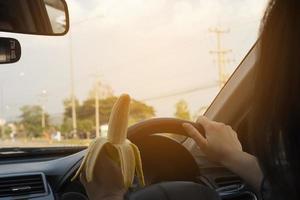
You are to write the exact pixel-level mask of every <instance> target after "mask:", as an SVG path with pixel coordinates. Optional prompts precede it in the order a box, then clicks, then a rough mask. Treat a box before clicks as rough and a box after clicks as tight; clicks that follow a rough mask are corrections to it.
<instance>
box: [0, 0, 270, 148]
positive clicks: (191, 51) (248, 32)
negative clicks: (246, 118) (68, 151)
mask: <svg viewBox="0 0 300 200" xmlns="http://www.w3.org/2000/svg"><path fill="white" fill-rule="evenodd" d="M67 3H68V6H69V11H70V21H71V24H70V31H69V33H68V34H67V35H65V36H61V37H49V36H35V35H22V34H12V33H3V32H2V33H0V36H4V37H14V38H17V39H19V41H20V43H21V45H22V58H21V60H20V61H19V62H18V63H15V64H9V65H2V66H0V127H1V130H0V135H1V144H0V145H1V147H14V146H17V147H41V146H43V147H48V146H67V145H75V146H77V145H86V144H88V143H89V141H90V140H91V139H92V138H95V136H96V135H97V134H98V131H96V130H99V134H100V135H105V134H106V132H107V123H108V119H109V114H110V110H111V108H112V105H113V103H114V102H115V100H116V98H117V97H118V96H119V95H120V94H122V93H128V94H130V95H131V97H132V98H133V99H134V100H133V101H132V104H131V111H130V124H134V123H136V122H139V121H141V120H145V119H149V118H153V117H176V118H182V119H188V120H195V118H196V117H197V116H198V115H200V114H202V113H204V112H205V110H206V109H207V107H208V106H209V105H210V103H211V102H212V100H213V99H214V97H215V96H216V95H217V93H218V92H219V90H220V89H221V88H222V86H223V85H224V83H225V82H226V80H227V79H228V78H229V76H230V75H231V74H232V73H233V71H234V70H235V68H236V67H237V66H238V64H239V63H240V62H241V60H242V59H243V58H244V56H245V55H246V54H247V52H248V51H249V49H250V48H251V47H252V45H253V44H254V43H255V41H256V39H257V36H258V30H259V24H260V19H261V17H262V14H263V11H264V7H265V5H266V0H263V1H262V0H210V1H206V0H176V1H175V0H151V1H146V0H128V1H124V0H72V1H71V0H69V1H67ZM49 12H51V10H50V11H49ZM50 14H51V13H50ZM51 16H55V15H51ZM57 20H58V21H59V20H62V19H59V18H57ZM96 102H98V103H96ZM97 105H99V117H96V115H95V110H97ZM96 120H98V121H99V123H100V126H99V129H97V126H96V123H95V122H96Z"/></svg>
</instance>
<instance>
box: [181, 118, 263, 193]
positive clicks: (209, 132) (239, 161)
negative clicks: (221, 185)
mask: <svg viewBox="0 0 300 200" xmlns="http://www.w3.org/2000/svg"><path fill="white" fill-rule="evenodd" d="M197 123H200V124H201V125H202V126H203V128H204V130H205V137H204V136H202V135H201V133H199V132H198V130H197V129H196V128H195V127H194V126H192V125H191V124H189V123H185V124H183V127H184V128H185V130H186V131H187V133H188V134H189V135H190V136H191V137H192V138H193V139H194V140H195V142H196V143H197V144H198V146H199V147H200V149H201V150H202V151H203V153H205V154H206V155H207V157H208V158H209V159H211V160H213V161H216V162H219V163H221V164H222V165H224V166H225V167H226V168H228V169H229V170H231V171H232V172H234V173H235V174H237V175H239V176H240V177H242V178H243V179H244V180H245V181H246V182H247V183H248V184H249V185H251V186H252V187H254V188H255V189H256V190H257V191H258V190H259V189H260V185H261V182H262V179H263V174H262V171H261V169H260V167H259V164H258V162H257V159H256V158H255V157H254V156H252V155H250V154H248V153H246V152H244V151H243V150H242V145H241V143H240V141H239V140H238V137H237V134H236V132H235V131H234V130H233V129H232V128H231V127H230V126H227V125H225V124H222V123H218V122H214V121H211V120H209V119H208V118H206V117H202V116H201V117H199V119H198V120H197Z"/></svg>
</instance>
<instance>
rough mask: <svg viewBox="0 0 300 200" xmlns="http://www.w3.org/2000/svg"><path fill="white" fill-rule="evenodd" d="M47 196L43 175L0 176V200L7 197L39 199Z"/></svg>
mask: <svg viewBox="0 0 300 200" xmlns="http://www.w3.org/2000/svg"><path fill="white" fill-rule="evenodd" d="M45 194H47V187H46V182H45V176H44V174H42V173H35V174H18V175H15V174H14V175H4V176H0V199H1V198H5V197H18V196H22V197H24V196H26V197H37V196H42V195H45Z"/></svg>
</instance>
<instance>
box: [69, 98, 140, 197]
mask: <svg viewBox="0 0 300 200" xmlns="http://www.w3.org/2000/svg"><path fill="white" fill-rule="evenodd" d="M129 104H130V97H129V96H128V95H122V96H121V97H120V98H119V99H118V100H117V102H116V103H115V105H114V106H113V109H112V112H111V115H110V119H109V125H108V133H107V138H106V137H100V138H97V139H95V140H94V141H93V142H92V143H91V144H90V145H89V147H88V150H87V153H86V155H85V157H84V159H83V161H82V163H81V166H80V167H79V169H78V171H77V173H76V174H75V176H74V177H73V179H72V180H74V179H75V178H76V177H78V176H79V175H80V174H81V177H83V178H81V179H82V180H83V182H84V184H85V185H86V186H88V185H89V184H91V183H92V182H96V183H97V182H98V183H99V184H101V180H102V179H103V178H104V177H105V176H107V175H108V174H110V175H111V176H116V175H117V173H116V171H118V169H120V176H121V177H120V178H121V179H122V185H123V187H124V189H128V188H129V187H130V186H131V185H132V183H133V179H134V176H135V174H136V175H137V177H138V179H139V182H140V184H141V185H145V182H144V176H143V170H142V164H141V158H140V152H139V150H138V148H137V146H135V145H134V144H133V143H131V142H130V141H129V140H128V139H127V127H128V114H129ZM103 162H105V163H103ZM105 165H107V166H108V165H110V168H111V171H108V170H109V169H108V168H107V166H105ZM115 166H117V167H115ZM99 168H100V169H99ZM101 169H102V171H104V170H106V171H108V173H106V174H104V173H101ZM98 170H99V171H98ZM113 170H115V171H113ZM110 175H108V177H109V176H110ZM99 179H100V181H99ZM102 182H103V181H102ZM102 184H103V185H104V184H105V183H102ZM111 185H114V184H111ZM95 189H96V190H97V189H98V190H99V189H100V187H95ZM95 192H97V191H95ZM88 193H89V192H88Z"/></svg>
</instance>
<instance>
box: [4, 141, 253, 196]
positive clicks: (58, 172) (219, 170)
mask: <svg viewBox="0 0 300 200" xmlns="http://www.w3.org/2000/svg"><path fill="white" fill-rule="evenodd" d="M153 138H155V139H154V141H153V142H155V143H156V144H158V143H159V142H160V143H161V144H162V145H163V147H162V145H158V148H155V149H158V150H157V154H155V151H153V149H154V148H152V146H151V145H153V144H151V142H150V143H148V144H146V143H145V144H143V146H144V147H145V149H146V150H145V149H141V155H142V157H143V155H144V157H149V156H150V157H149V159H151V160H152V161H151V162H152V163H155V162H153V159H154V158H153V157H151V155H150V154H149V151H151V152H154V154H155V155H153V156H155V157H156V158H155V159H156V160H155V161H156V163H161V160H165V158H166V157H168V158H169V159H168V160H167V162H168V164H169V165H168V166H178V167H177V168H176V169H175V168H174V169H173V168H170V167H169V168H164V169H161V168H159V167H158V168H156V170H158V171H159V170H161V172H160V173H163V174H164V175H163V176H161V175H156V176H155V179H153V176H152V179H151V180H152V182H151V183H150V184H154V183H157V182H163V181H193V182H196V183H199V184H202V185H205V186H208V187H210V188H213V189H214V190H216V191H217V192H218V193H219V194H220V196H221V199H228V200H256V199H259V197H258V195H256V194H255V193H254V192H253V190H252V189H251V188H249V187H248V186H247V185H246V184H244V182H243V181H242V180H241V179H240V178H239V177H237V176H236V175H234V174H233V173H231V172H230V171H228V170H227V169H225V168H224V167H222V166H219V165H218V164H215V163H210V162H208V161H207V160H206V159H205V157H203V156H202V155H201V154H200V153H199V152H198V151H193V152H189V154H190V155H191V157H192V158H193V159H194V160H196V162H195V163H196V166H197V168H198V169H197V173H190V171H192V170H189V169H190V168H193V166H192V165H193V164H192V163H188V162H189V161H188V160H189V158H187V159H186V160H185V158H183V157H186V155H187V154H185V153H186V152H188V150H187V149H186V148H185V147H184V145H182V144H180V143H178V142H176V141H174V140H171V139H169V138H167V137H163V136H160V137H153ZM147 141H150V140H147ZM167 141H168V142H167ZM147 145H148V147H147ZM172 145H173V146H172ZM159 146H161V147H162V148H163V149H159ZM150 147H151V148H150ZM176 148H177V150H176ZM147 149H148V150H149V151H148V154H147ZM164 149H169V150H170V151H165V154H164V153H161V152H163V150H164ZM184 149H185V150H184ZM159 151H160V153H159ZM174 151H175V153H174ZM168 152H173V153H174V154H173V155H177V156H174V159H172V156H170V154H168ZM183 152H185V153H183ZM85 153H86V150H80V151H78V152H77V153H72V154H70V155H60V156H47V155H44V156H37V157H34V156H31V157H28V158H15V159H13V160H8V161H5V159H4V160H2V161H1V162H0V199H35V200H39V199H46V200H48V199H49V200H52V199H63V200H68V199H87V197H86V193H85V190H84V187H83V186H82V184H81V183H80V181H79V180H78V179H77V180H74V181H71V178H72V177H73V175H74V173H75V172H76V170H77V169H78V167H79V166H80V163H81V160H82V158H83V156H84V155H85ZM158 153H159V154H158ZM159 155H162V157H161V158H159V157H158V156H159ZM178 157H180V158H181V159H178ZM175 158H177V159H176V160H177V163H175V162H176V161H175ZM178 160H179V162H178ZM143 162H144V161H143ZM172 162H173V163H172ZM180 162H181V163H183V165H182V166H184V165H185V166H187V168H186V169H188V170H185V169H180V170H179V169H178V168H180V164H179V163H180ZM146 165H148V164H147V160H145V164H144V166H145V168H146V169H145V170H144V171H145V173H147V174H149V173H150V172H149V170H150V169H151V168H152V167H153V166H154V165H153V166H148V169H147V166H146ZM165 165H166V164H165V163H162V164H161V166H165ZM158 166H159V165H158ZM168 170H169V171H171V172H170V174H174V173H176V174H177V175H176V176H175V177H170V176H168V175H165V173H166V171H168ZM174 170H175V171H174ZM176 170H177V171H176ZM170 174H169V175H170ZM192 174H194V177H191V175H192ZM146 179H147V176H146ZM148 179H149V178H148ZM148 183H149V182H148Z"/></svg>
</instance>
